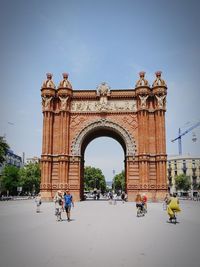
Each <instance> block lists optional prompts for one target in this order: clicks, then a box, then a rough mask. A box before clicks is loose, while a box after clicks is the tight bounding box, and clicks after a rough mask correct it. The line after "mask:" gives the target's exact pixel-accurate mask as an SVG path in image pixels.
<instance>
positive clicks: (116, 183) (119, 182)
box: [113, 170, 125, 191]
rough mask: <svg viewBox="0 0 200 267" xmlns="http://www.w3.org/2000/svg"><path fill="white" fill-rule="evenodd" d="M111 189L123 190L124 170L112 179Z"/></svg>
mask: <svg viewBox="0 0 200 267" xmlns="http://www.w3.org/2000/svg"><path fill="white" fill-rule="evenodd" d="M113 188H114V189H115V190H116V191H118V190H122V191H124V190H125V172H124V170H123V171H122V172H121V173H119V174H116V175H115V177H114V178H113Z"/></svg>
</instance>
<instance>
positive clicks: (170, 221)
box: [169, 210, 178, 224]
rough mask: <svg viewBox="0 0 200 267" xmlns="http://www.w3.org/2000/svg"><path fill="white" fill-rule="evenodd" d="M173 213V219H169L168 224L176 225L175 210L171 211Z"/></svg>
mask: <svg viewBox="0 0 200 267" xmlns="http://www.w3.org/2000/svg"><path fill="white" fill-rule="evenodd" d="M173 212H174V217H172V218H169V223H173V224H177V223H178V221H177V215H176V211H175V210H173Z"/></svg>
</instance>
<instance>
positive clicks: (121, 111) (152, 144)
mask: <svg viewBox="0 0 200 267" xmlns="http://www.w3.org/2000/svg"><path fill="white" fill-rule="evenodd" d="M139 76H140V77H139V80H138V81H137V82H136V85H135V87H134V88H132V89H111V88H110V87H109V85H108V84H107V83H105V82H102V83H101V84H100V85H99V86H98V87H97V88H96V89H95V90H74V89H73V88H72V85H71V83H70V82H69V80H68V74H67V73H64V74H63V80H62V81H61V82H60V84H59V85H58V87H56V86H55V84H54V82H53V80H52V74H50V73H48V74H47V79H46V80H45V81H44V83H43V85H42V89H41V95H42V108H43V141H42V155H41V170H42V178H41V193H42V197H43V198H45V199H51V198H52V197H53V196H54V194H55V192H56V191H57V190H63V191H64V190H66V189H68V188H69V189H70V191H71V193H72V194H73V196H74V198H75V200H81V199H83V181H84V153H85V149H86V147H87V145H88V144H89V143H90V142H91V141H92V140H93V139H95V138H97V137H100V136H109V137H112V138H114V139H115V140H117V141H118V142H119V143H120V144H121V146H122V148H123V150H124V159H125V160H124V162H125V176H126V192H127V194H128V199H129V201H132V200H134V199H135V195H136V193H137V192H141V193H142V192H145V193H146V194H148V196H149V198H150V199H152V200H156V199H161V198H163V196H164V195H165V193H166V192H167V179H166V159H167V156H166V139H165V111H166V94H167V86H166V83H165V81H164V80H163V79H162V78H161V72H160V71H158V72H156V78H155V81H154V82H153V85H152V86H150V85H149V83H148V81H147V80H146V79H145V72H140V73H139ZM102 145H103V144H102Z"/></svg>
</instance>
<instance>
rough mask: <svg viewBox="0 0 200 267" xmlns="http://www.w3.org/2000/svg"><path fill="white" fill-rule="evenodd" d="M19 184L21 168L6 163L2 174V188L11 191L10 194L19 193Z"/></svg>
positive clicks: (3, 190) (4, 190)
mask: <svg viewBox="0 0 200 267" xmlns="http://www.w3.org/2000/svg"><path fill="white" fill-rule="evenodd" d="M18 185H19V168H17V167H15V166H12V165H6V166H5V167H4V169H3V171H2V176H1V187H2V188H1V190H2V192H4V193H6V191H9V194H10V195H16V194H17V187H18Z"/></svg>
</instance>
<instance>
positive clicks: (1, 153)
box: [0, 136, 9, 164]
mask: <svg viewBox="0 0 200 267" xmlns="http://www.w3.org/2000/svg"><path fill="white" fill-rule="evenodd" d="M8 149H9V145H8V144H7V142H6V140H5V138H4V137H3V136H0V164H2V163H4V161H5V156H6V153H7V151H8Z"/></svg>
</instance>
